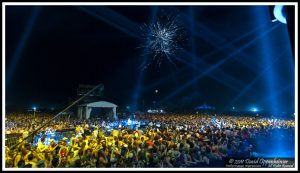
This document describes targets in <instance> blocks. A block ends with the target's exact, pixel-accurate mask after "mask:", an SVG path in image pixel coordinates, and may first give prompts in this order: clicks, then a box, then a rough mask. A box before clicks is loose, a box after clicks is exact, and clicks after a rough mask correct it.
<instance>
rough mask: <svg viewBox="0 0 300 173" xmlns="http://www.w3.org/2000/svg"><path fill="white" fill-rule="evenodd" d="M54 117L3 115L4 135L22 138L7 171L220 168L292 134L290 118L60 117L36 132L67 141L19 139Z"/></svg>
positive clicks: (12, 151)
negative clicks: (63, 132)
mask: <svg viewBox="0 0 300 173" xmlns="http://www.w3.org/2000/svg"><path fill="white" fill-rule="evenodd" d="M52 117H53V115H47V114H37V115H20V114H9V115H6V118H5V128H6V129H5V133H6V134H12V133H22V134H23V135H22V136H21V138H20V140H19V141H18V142H19V143H20V144H19V145H17V146H16V147H14V148H12V147H9V146H7V143H6V148H5V166H6V167H7V168H79V167H84V168H156V167H159V168H173V167H223V166H224V158H226V157H229V156H231V157H252V156H253V155H254V153H255V148H256V139H257V138H261V137H262V136H265V137H267V136H272V135H274V134H273V133H272V132H273V131H274V130H276V129H278V128H280V129H281V130H286V131H290V132H291V133H289V134H292V133H294V131H295V129H294V126H295V121H294V120H284V119H272V118H263V117H253V116H239V117H236V116H218V115H177V114H172V115H168V114H164V115H162V114H159V115H144V116H141V117H139V119H138V120H137V121H136V122H138V123H140V122H143V123H142V124H144V125H142V126H141V125H139V126H134V127H133V126H126V125H125V126H124V125H123V126H111V124H116V123H118V122H119V121H120V120H115V121H107V120H102V119H89V120H79V119H76V118H70V116H62V117H60V118H58V119H55V120H54V121H53V122H51V123H49V124H48V125H47V126H46V127H44V128H42V129H41V130H40V131H46V130H47V129H49V128H50V129H52V130H54V131H55V130H60V129H74V130H73V133H72V136H71V137H70V138H67V137H64V138H62V139H60V140H59V141H55V140H54V139H51V140H50V144H49V145H46V144H45V141H46V137H45V136H43V135H42V136H41V138H40V140H39V142H38V144H37V145H32V142H31V141H28V140H24V141H23V140H22V139H23V138H25V137H26V136H27V135H28V134H30V133H31V132H32V131H34V130H35V129H36V128H37V127H38V126H39V125H41V124H42V123H43V122H45V121H47V120H50V119H51V118H52ZM40 131H38V132H36V134H38V133H40ZM289 137H290V138H291V139H293V136H292V135H291V136H289Z"/></svg>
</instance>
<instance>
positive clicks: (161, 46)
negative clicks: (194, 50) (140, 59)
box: [141, 15, 186, 69]
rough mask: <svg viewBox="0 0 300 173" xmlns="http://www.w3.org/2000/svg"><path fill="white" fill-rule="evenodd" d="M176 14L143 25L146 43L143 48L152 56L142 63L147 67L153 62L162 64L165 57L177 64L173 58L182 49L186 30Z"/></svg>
mask: <svg viewBox="0 0 300 173" xmlns="http://www.w3.org/2000/svg"><path fill="white" fill-rule="evenodd" d="M178 17H179V16H178V15H176V16H166V19H165V20H164V19H162V18H161V19H158V20H157V22H152V23H150V24H149V25H147V24H144V25H143V27H142V30H143V32H144V33H145V34H144V35H143V39H144V43H143V45H142V46H141V48H145V52H144V53H145V55H144V56H149V55H150V56H149V57H151V56H152V58H151V59H150V61H147V62H144V63H143V64H142V66H143V68H144V69H145V68H147V67H148V66H149V65H150V64H151V63H153V62H156V65H158V66H160V65H161V63H162V61H163V59H167V60H168V61H169V62H170V63H172V64H173V65H175V63H174V61H173V59H175V58H174V56H175V55H176V53H177V52H178V51H179V50H181V49H182V47H181V44H182V42H183V41H185V39H186V37H185V31H184V29H183V27H182V25H181V23H180V20H179V19H178Z"/></svg>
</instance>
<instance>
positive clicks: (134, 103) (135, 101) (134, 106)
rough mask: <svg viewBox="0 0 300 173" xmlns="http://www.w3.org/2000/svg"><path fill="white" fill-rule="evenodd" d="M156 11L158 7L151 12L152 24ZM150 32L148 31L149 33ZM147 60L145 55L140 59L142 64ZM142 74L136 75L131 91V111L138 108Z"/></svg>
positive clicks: (141, 72)
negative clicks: (134, 84) (133, 87)
mask: <svg viewBox="0 0 300 173" xmlns="http://www.w3.org/2000/svg"><path fill="white" fill-rule="evenodd" d="M157 11H158V7H157V6H155V7H153V8H152V11H151V13H152V14H151V16H152V17H151V21H152V22H154V21H156V18H157ZM149 32H150V31H148V33H149ZM143 51H144V52H145V51H146V50H145V49H144V50H143ZM147 58H148V56H147V55H145V56H143V57H142V59H143V60H142V64H144V63H146V62H147ZM144 73H145V71H144V70H142V71H140V72H139V73H138V78H137V83H136V86H135V89H134V91H133V94H132V103H131V105H132V109H133V110H136V109H137V108H138V100H139V97H140V94H141V88H142V82H143V79H144Z"/></svg>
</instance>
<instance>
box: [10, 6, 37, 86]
mask: <svg viewBox="0 0 300 173" xmlns="http://www.w3.org/2000/svg"><path fill="white" fill-rule="evenodd" d="M40 11H41V7H40V6H37V7H33V9H32V13H31V16H30V17H29V19H28V21H27V25H26V27H25V29H24V32H23V34H22V36H21V39H20V40H19V43H18V46H17V47H16V49H15V51H14V54H13V56H12V61H11V63H10V65H9V68H8V72H7V77H6V80H7V82H6V85H10V81H11V80H12V77H13V75H14V72H15V70H16V67H17V64H18V62H19V60H20V58H21V57H22V54H23V51H24V49H25V47H26V44H27V42H28V39H29V36H30V34H31V31H32V28H33V25H34V23H35V22H36V19H37V17H38V15H39V13H40Z"/></svg>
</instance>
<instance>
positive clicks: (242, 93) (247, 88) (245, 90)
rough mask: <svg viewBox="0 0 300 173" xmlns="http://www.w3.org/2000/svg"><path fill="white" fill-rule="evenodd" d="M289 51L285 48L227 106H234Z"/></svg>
mask: <svg viewBox="0 0 300 173" xmlns="http://www.w3.org/2000/svg"><path fill="white" fill-rule="evenodd" d="M288 50H289V48H286V49H285V50H284V51H283V52H282V53H281V54H280V55H279V56H277V58H276V59H274V61H273V62H272V63H271V64H270V65H269V66H268V67H266V68H265V69H264V71H263V72H262V73H260V74H259V75H258V76H257V77H255V79H253V80H252V81H251V82H250V83H249V84H248V85H247V86H246V87H245V88H244V89H243V90H242V91H240V93H239V95H238V96H236V97H235V98H234V99H233V100H232V101H231V103H230V104H228V105H227V106H230V105H234V104H235V103H236V102H237V101H238V100H239V99H240V98H241V97H242V96H243V95H244V94H245V93H246V92H247V91H248V90H249V89H251V87H252V86H253V85H254V84H255V83H256V82H257V81H258V80H259V79H260V78H261V77H262V76H263V75H265V73H266V72H267V71H268V70H270V69H271V67H272V66H273V65H274V64H275V63H276V62H277V61H278V60H279V59H280V58H281V57H282V56H283V55H284V54H285V53H286V52H287V51H288Z"/></svg>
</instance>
